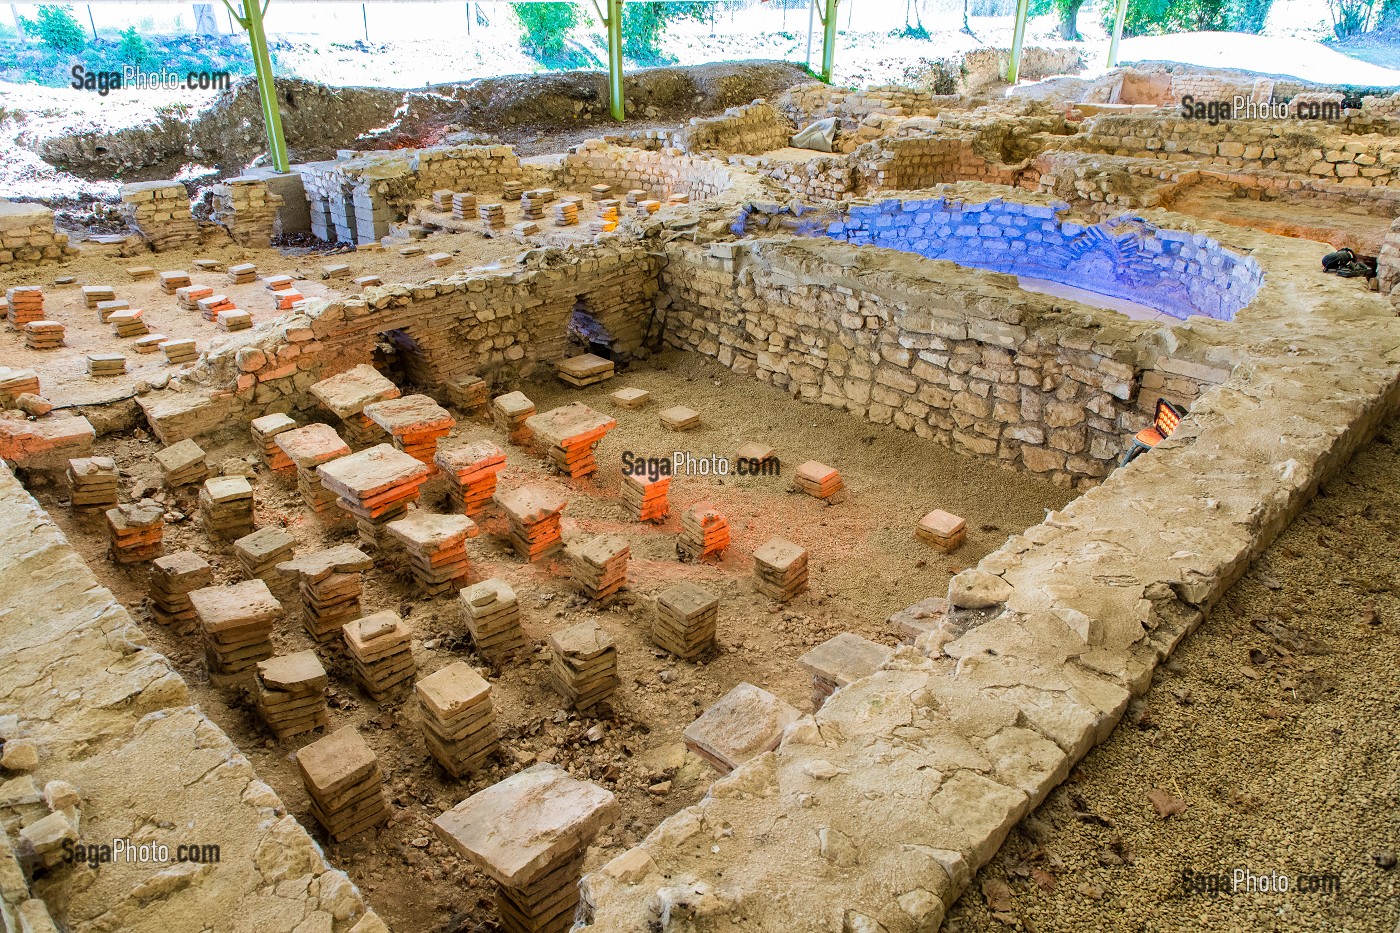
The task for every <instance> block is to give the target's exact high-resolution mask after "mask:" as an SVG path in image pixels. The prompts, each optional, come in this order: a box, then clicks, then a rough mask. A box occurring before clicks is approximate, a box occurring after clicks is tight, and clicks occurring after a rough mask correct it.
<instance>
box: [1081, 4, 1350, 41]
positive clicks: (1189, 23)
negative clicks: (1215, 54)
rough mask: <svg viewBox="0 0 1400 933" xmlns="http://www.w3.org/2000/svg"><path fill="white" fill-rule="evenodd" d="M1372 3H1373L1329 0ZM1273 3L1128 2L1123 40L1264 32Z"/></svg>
mask: <svg viewBox="0 0 1400 933" xmlns="http://www.w3.org/2000/svg"><path fill="white" fill-rule="evenodd" d="M1330 2H1339V3H1353V2H1360V3H1373V2H1374V0H1329V3H1330ZM1272 3H1273V0H1129V2H1128V13H1127V16H1126V17H1125V18H1124V20H1123V35H1125V36H1159V35H1165V34H1167V33H1174V32H1200V31H1203V30H1225V31H1229V32H1253V33H1257V32H1259V31H1260V30H1261V29H1263V28H1264V20H1266V19H1267V18H1268V16H1269V7H1270V6H1271V5H1272ZM1113 14H1114V4H1112V3H1106V4H1104V9H1103V24H1104V28H1105V29H1109V30H1112V29H1113Z"/></svg>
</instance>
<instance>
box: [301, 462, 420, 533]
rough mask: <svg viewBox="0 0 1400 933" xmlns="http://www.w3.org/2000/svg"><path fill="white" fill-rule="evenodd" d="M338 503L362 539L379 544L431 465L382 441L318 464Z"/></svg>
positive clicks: (318, 468) (319, 471)
mask: <svg viewBox="0 0 1400 933" xmlns="http://www.w3.org/2000/svg"><path fill="white" fill-rule="evenodd" d="M316 472H317V473H318V474H319V475H320V477H321V483H322V485H324V486H325V487H326V488H327V489H329V490H330V491H331V492H333V493H335V494H336V496H337V500H336V505H338V506H339V507H340V508H341V509H342V510H344V511H345V512H347V513H349V514H350V515H351V516H353V517H354V519H355V527H356V528H357V529H358V530H359V532H360V540H361V541H362V542H364V543H365V544H367V545H369V546H371V547H377V546H378V545H379V544H380V542H381V540H382V538H383V529H384V526H385V525H387V524H388V523H389V522H391V521H393V520H394V519H396V518H399V517H401V516H402V515H403V514H404V512H406V511H408V507H409V505H411V504H412V503H413V502H415V501H417V499H418V494H419V491H420V487H422V485H423V483H425V482H426V481H427V479H428V474H429V473H430V472H431V469H430V468H429V467H428V466H427V465H426V464H423V463H421V462H419V461H418V460H417V459H415V458H414V457H411V456H409V455H408V454H406V453H404V452H403V451H401V450H396V449H395V448H393V447H391V446H389V445H388V444H380V445H378V446H377V447H371V448H369V449H368V450H361V451H359V452H358V453H353V454H347V455H346V456H344V457H340V458H338V459H336V460H332V461H331V462H329V463H324V464H322V465H321V466H319V467H317V468H316Z"/></svg>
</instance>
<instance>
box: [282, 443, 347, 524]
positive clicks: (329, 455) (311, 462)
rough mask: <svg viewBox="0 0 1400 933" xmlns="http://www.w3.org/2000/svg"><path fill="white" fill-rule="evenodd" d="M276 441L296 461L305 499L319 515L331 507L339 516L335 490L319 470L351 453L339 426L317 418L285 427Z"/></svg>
mask: <svg viewBox="0 0 1400 933" xmlns="http://www.w3.org/2000/svg"><path fill="white" fill-rule="evenodd" d="M273 442H274V443H276V444H277V446H278V447H279V448H280V449H281V450H282V453H284V454H286V456H287V458H288V459H289V460H291V461H292V463H293V464H295V465H296V470H297V490H298V491H299V492H300V493H301V498H302V500H303V501H304V502H305V503H306V504H307V505H308V506H310V507H311V510H312V511H313V512H315V513H316V514H317V515H322V514H324V513H326V512H328V511H330V512H332V515H331V517H332V518H335V517H338V516H339V511H338V510H336V509H335V501H336V496H335V493H333V492H331V491H330V490H329V489H326V488H325V486H323V485H322V484H321V475H320V474H319V473H317V472H316V469H317V468H318V467H320V466H321V465H322V464H325V463H329V462H330V461H332V460H334V459H336V458H337V457H344V456H346V455H347V454H349V453H350V446H349V445H348V444H346V443H345V442H344V441H343V440H341V439H340V435H339V434H337V433H335V428H333V427H331V426H330V425H328V424H321V423H320V422H313V423H311V424H308V425H306V426H305V427H300V428H290V429H288V430H286V431H282V432H280V433H278V434H277V435H275V436H274V437H273Z"/></svg>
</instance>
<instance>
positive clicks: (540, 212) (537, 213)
mask: <svg viewBox="0 0 1400 933" xmlns="http://www.w3.org/2000/svg"><path fill="white" fill-rule="evenodd" d="M552 200H554V192H553V191H550V190H549V189H548V188H532V189H530V190H529V191H526V192H525V193H524V194H522V195H521V196H520V212H521V214H522V215H523V216H524V217H525V218H526V219H528V220H543V219H544V209H545V207H546V206H547V205H548V204H549V202H550V201H552Z"/></svg>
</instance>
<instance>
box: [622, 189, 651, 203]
mask: <svg viewBox="0 0 1400 933" xmlns="http://www.w3.org/2000/svg"><path fill="white" fill-rule="evenodd" d="M646 196H647V193H646V192H645V191H643V190H642V189H641V188H633V189H631V190H630V191H628V192H627V194H626V195H625V196H624V197H623V200H624V202H625V203H626V204H627V206H628V207H636V206H637V205H638V204H639V203H641V202H642V201H645V200H646Z"/></svg>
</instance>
